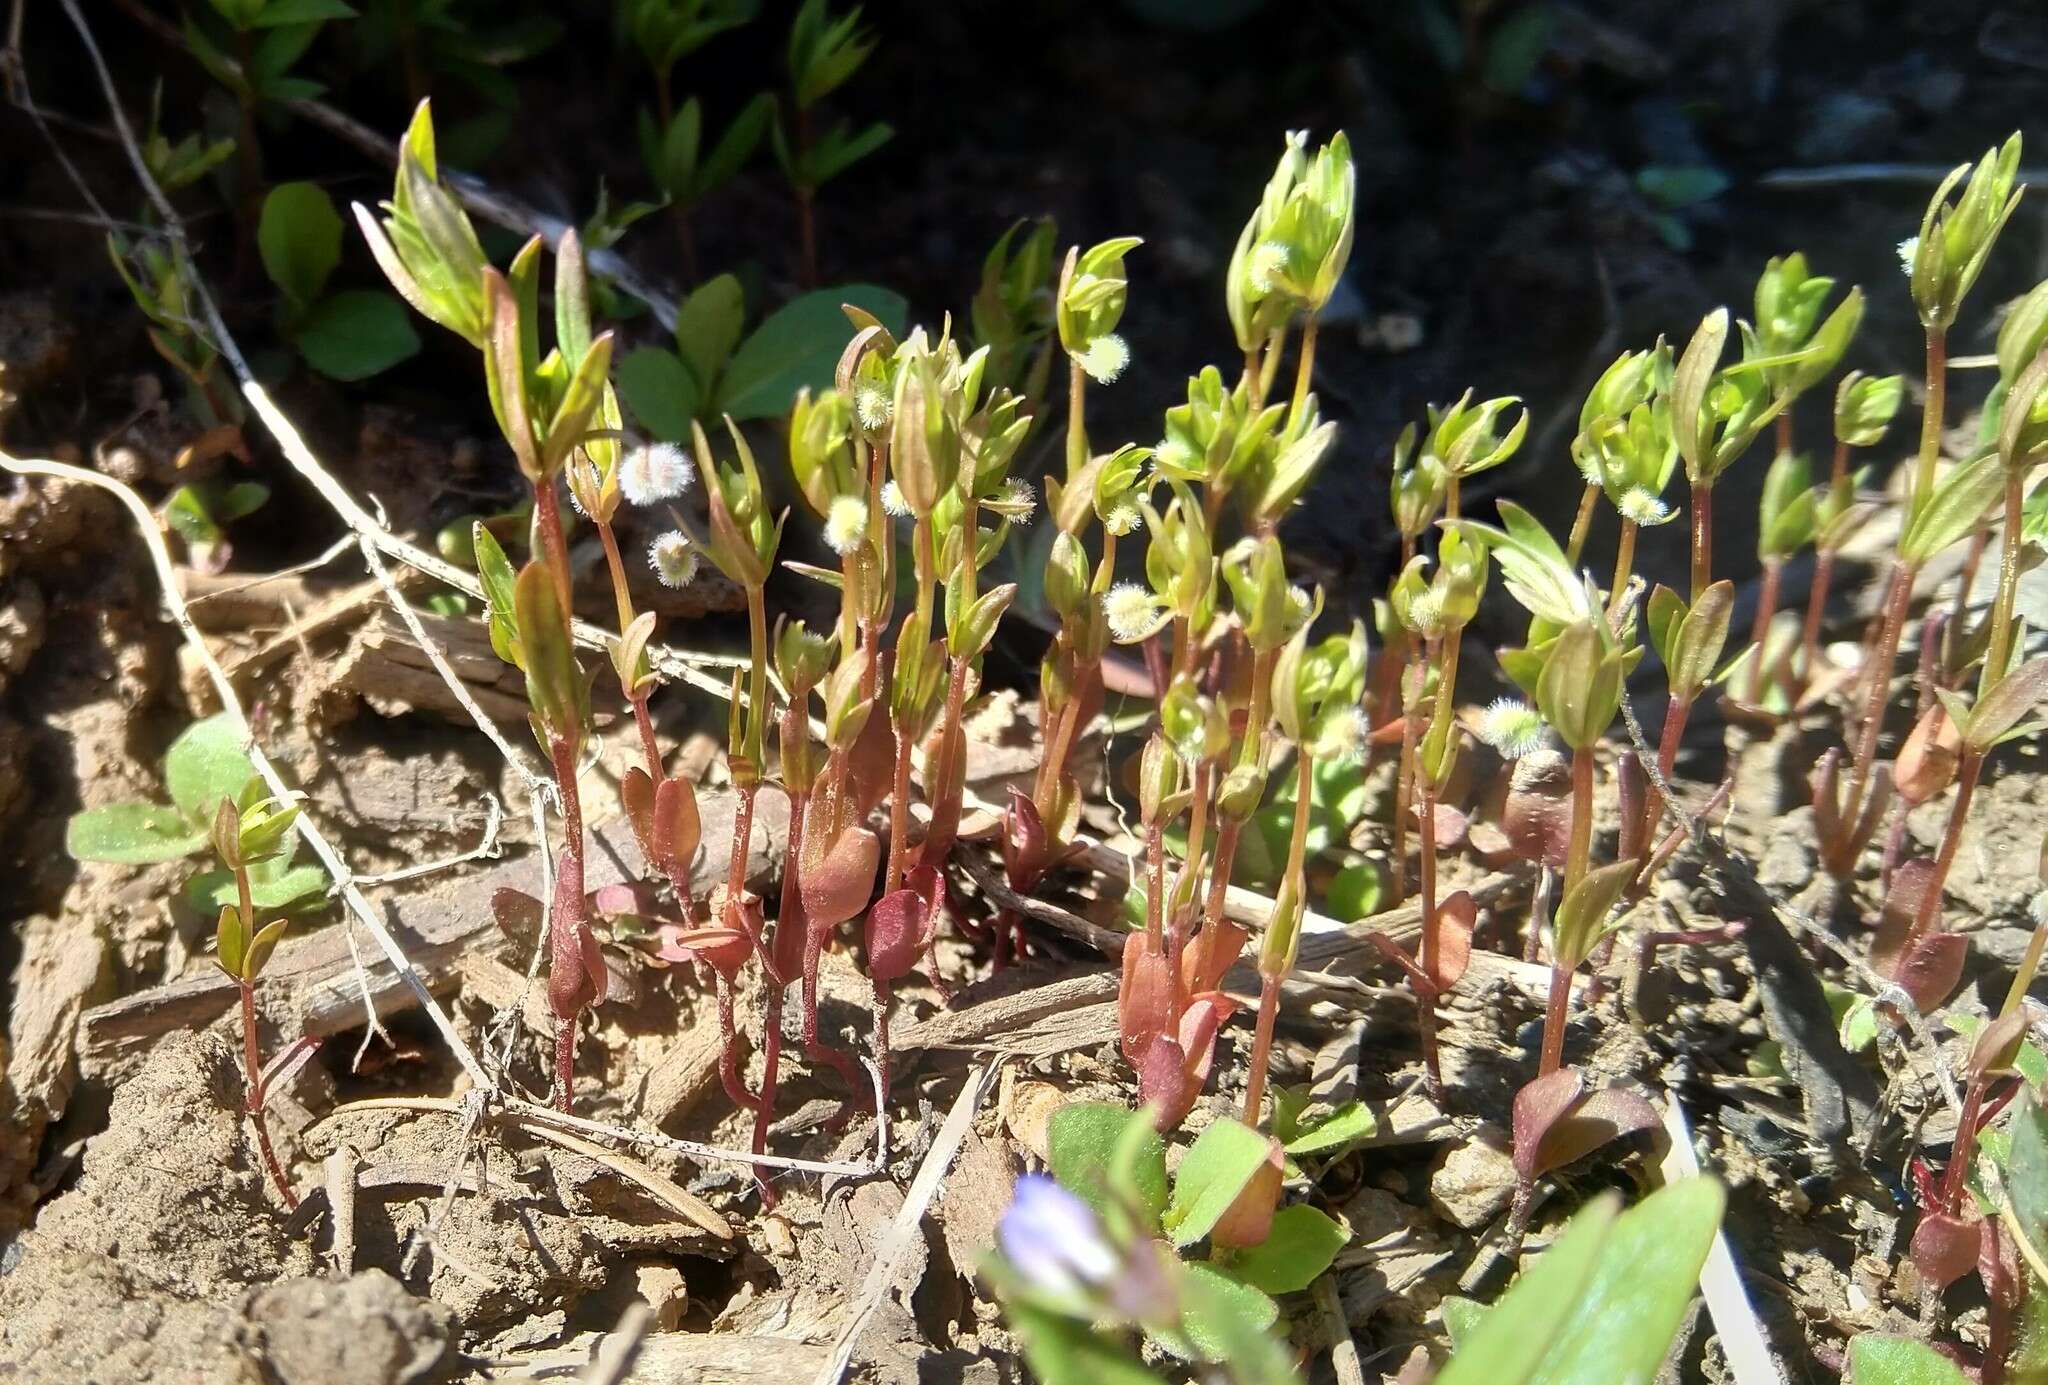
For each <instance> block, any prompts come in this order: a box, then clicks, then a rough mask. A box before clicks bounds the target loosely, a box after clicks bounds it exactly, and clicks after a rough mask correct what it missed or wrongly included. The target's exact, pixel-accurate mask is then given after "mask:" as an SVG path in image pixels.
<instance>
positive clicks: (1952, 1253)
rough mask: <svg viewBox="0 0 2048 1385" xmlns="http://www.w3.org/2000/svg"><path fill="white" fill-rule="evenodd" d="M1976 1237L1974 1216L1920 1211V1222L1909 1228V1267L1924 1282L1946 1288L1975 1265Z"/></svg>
mask: <svg viewBox="0 0 2048 1385" xmlns="http://www.w3.org/2000/svg"><path fill="white" fill-rule="evenodd" d="M1980 1240H1981V1236H1980V1233H1979V1232H1978V1230H1977V1223H1976V1220H1975V1219H1974V1218H1973V1219H1971V1220H1968V1221H1965V1220H1964V1219H1963V1218H1961V1217H1952V1216H1950V1215H1949V1214H1948V1213H1946V1212H1922V1213H1921V1214H1920V1225H1918V1226H1916V1227H1914V1228H1913V1248H1912V1256H1913V1268H1914V1269H1916V1270H1918V1271H1920V1277H1921V1279H1923V1280H1925V1281H1926V1282H1927V1283H1929V1284H1932V1285H1933V1286H1934V1287H1935V1288H1937V1289H1946V1288H1947V1287H1948V1286H1949V1285H1951V1284H1953V1283H1955V1282H1956V1281H1957V1280H1958V1279H1961V1278H1962V1277H1963V1276H1964V1275H1966V1274H1968V1273H1969V1272H1970V1271H1971V1270H1973V1269H1975V1268H1977V1250H1978V1246H1979V1243H1980Z"/></svg>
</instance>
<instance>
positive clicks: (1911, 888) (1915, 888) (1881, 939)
mask: <svg viewBox="0 0 2048 1385" xmlns="http://www.w3.org/2000/svg"><path fill="white" fill-rule="evenodd" d="M1933 879H1934V862H1932V861H1929V860H1926V859H1924V858H1921V857H1915V858H1914V859H1913V860H1910V861H1907V862H1906V863H1905V864H1904V865H1901V866H1900V867H1899V868H1898V869H1897V870H1895V871H1893V872H1892V886H1891V891H1890V892H1889V893H1888V894H1886V895H1885V897H1884V906H1883V908H1882V909H1881V910H1880V911H1879V913H1878V921H1877V937H1876V938H1874V939H1872V940H1871V944H1870V960H1871V963H1872V965H1874V966H1875V967H1876V968H1877V969H1878V970H1879V971H1881V972H1892V973H1896V972H1897V971H1898V968H1899V960H1900V958H1901V956H1902V955H1903V954H1904V953H1905V951H1906V948H1907V947H1908V946H1909V945H1910V942H1911V939H1912V934H1913V920H1914V919H1915V918H1917V917H1918V916H1919V913H1920V901H1921V900H1922V899H1923V898H1925V897H1926V894H1927V886H1928V884H1929V882H1930V881H1932V880H1933Z"/></svg>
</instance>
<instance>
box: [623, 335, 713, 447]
mask: <svg viewBox="0 0 2048 1385" xmlns="http://www.w3.org/2000/svg"><path fill="white" fill-rule="evenodd" d="M618 387H619V397H620V398H622V399H624V400H625V401H626V407H627V408H629V409H631V410H632V411H633V417H635V418H637V419H639V420H640V426H641V427H643V428H645V429H646V430H647V431H648V432H650V433H652V434H654V436H655V437H657V438H660V439H661V440H662V441H663V442H674V443H686V442H688V441H689V439H690V422H691V420H693V419H695V418H696V417H697V410H698V408H699V407H700V406H701V402H702V395H701V394H700V392H699V391H698V389H697V380H696V377H695V376H693V375H691V374H690V368H689V367H688V366H686V365H684V364H683V362H682V361H681V360H680V359H679V358H678V357H677V356H676V354H675V353H674V352H673V351H664V350H662V349H661V348H660V347H658V346H643V347H641V348H640V349H639V350H637V351H629V352H627V353H626V358H625V359H624V360H622V361H620V362H619V370H618Z"/></svg>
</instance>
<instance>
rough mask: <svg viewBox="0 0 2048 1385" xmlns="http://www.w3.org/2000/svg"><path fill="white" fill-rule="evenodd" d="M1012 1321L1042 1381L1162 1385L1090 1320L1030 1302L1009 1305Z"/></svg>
mask: <svg viewBox="0 0 2048 1385" xmlns="http://www.w3.org/2000/svg"><path fill="white" fill-rule="evenodd" d="M1009 1320H1010V1326H1011V1328H1012V1329H1014V1330H1015V1332H1016V1333H1017V1336H1018V1337H1019V1338H1021V1339H1022V1340H1023V1343H1024V1360H1025V1361H1026V1362H1027V1363H1028V1364H1029V1365H1030V1367H1031V1375H1032V1377H1033V1378H1034V1379H1035V1380H1037V1381H1038V1382H1039V1385H1164V1381H1163V1380H1162V1379H1161V1378H1160V1377H1159V1376H1157V1375H1154V1374H1153V1373H1152V1372H1151V1371H1148V1370H1146V1369H1145V1368H1144V1367H1143V1366H1142V1365H1140V1364H1139V1363H1138V1362H1137V1360H1136V1359H1135V1358H1134V1357H1133V1356H1132V1355H1131V1354H1130V1353H1129V1352H1128V1351H1124V1350H1122V1349H1120V1348H1119V1347H1117V1346H1116V1345H1115V1343H1114V1342H1113V1341H1112V1340H1110V1339H1108V1338H1105V1337H1098V1336H1096V1335H1095V1334H1094V1333H1093V1332H1091V1331H1089V1329H1088V1324H1086V1323H1084V1322H1079V1321H1077V1320H1075V1319H1073V1318H1064V1317H1061V1316H1060V1315H1059V1314H1057V1313H1049V1312H1047V1311H1046V1310H1044V1309H1042V1308H1035V1307H1032V1306H1031V1305H1029V1304H1022V1303H1013V1304H1011V1305H1010V1307H1009Z"/></svg>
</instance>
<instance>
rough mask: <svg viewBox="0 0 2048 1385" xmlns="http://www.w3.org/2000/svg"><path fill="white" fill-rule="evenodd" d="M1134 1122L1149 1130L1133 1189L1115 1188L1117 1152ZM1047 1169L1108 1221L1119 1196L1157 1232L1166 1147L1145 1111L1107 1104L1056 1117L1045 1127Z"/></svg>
mask: <svg viewBox="0 0 2048 1385" xmlns="http://www.w3.org/2000/svg"><path fill="white" fill-rule="evenodd" d="M1133 1122H1137V1123H1139V1124H1141V1125H1143V1126H1145V1127H1146V1133H1147V1134H1148V1135H1149V1137H1150V1138H1148V1139H1143V1140H1142V1143H1141V1144H1140V1146H1139V1148H1138V1149H1137V1151H1136V1153H1135V1157H1134V1158H1132V1159H1131V1169H1132V1176H1131V1179H1130V1184H1131V1186H1130V1187H1129V1188H1128V1189H1116V1188H1114V1187H1112V1183H1113V1174H1112V1170H1113V1168H1114V1166H1115V1163H1116V1159H1117V1154H1118V1148H1119V1145H1120V1144H1121V1142H1122V1141H1123V1139H1124V1138H1125V1132H1126V1130H1127V1129H1128V1128H1129V1127H1130V1125H1131V1124H1132V1123H1133ZM1046 1145H1047V1151H1046V1152H1047V1154H1048V1155H1049V1156H1050V1158H1049V1159H1048V1163H1049V1164H1050V1165H1051V1168H1052V1176H1053V1177H1054V1178H1055V1179H1057V1180H1058V1181H1059V1184H1060V1186H1061V1187H1063V1188H1065V1189H1066V1190H1067V1191H1068V1192H1070V1193H1072V1194H1074V1195H1075V1196H1076V1197H1078V1198H1080V1199H1081V1200H1082V1201H1084V1202H1086V1203H1087V1204H1088V1205H1089V1206H1090V1207H1093V1208H1094V1209H1095V1211H1096V1213H1097V1215H1100V1216H1107V1215H1108V1214H1109V1211H1110V1209H1111V1208H1112V1207H1113V1206H1114V1205H1115V1203H1116V1201H1117V1198H1118V1195H1119V1193H1124V1194H1126V1195H1128V1196H1129V1197H1131V1198H1132V1199H1134V1200H1135V1201H1136V1203H1137V1204H1138V1206H1139V1207H1141V1208H1142V1209H1144V1211H1145V1213H1146V1214H1147V1216H1148V1217H1149V1218H1150V1220H1151V1223H1152V1225H1153V1226H1155V1227H1156V1226H1157V1225H1158V1224H1159V1217H1160V1214H1161V1213H1162V1212H1163V1211H1164V1210H1165V1208H1166V1141H1164V1140H1162V1139H1161V1138H1160V1137H1159V1135H1158V1134H1157V1133H1156V1132H1153V1131H1152V1130H1151V1120H1150V1118H1149V1117H1148V1116H1146V1114H1145V1113H1144V1112H1142V1111H1132V1110H1130V1109H1128V1108H1127V1107H1123V1106H1118V1105H1117V1104H1115V1103H1114V1102H1108V1101H1077V1102H1075V1103H1073V1104H1072V1105H1070V1106H1062V1107H1061V1108H1060V1109H1059V1110H1057V1111H1055V1112H1053V1113H1052V1120H1051V1121H1050V1122H1049V1123H1048V1125H1047V1127H1046Z"/></svg>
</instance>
